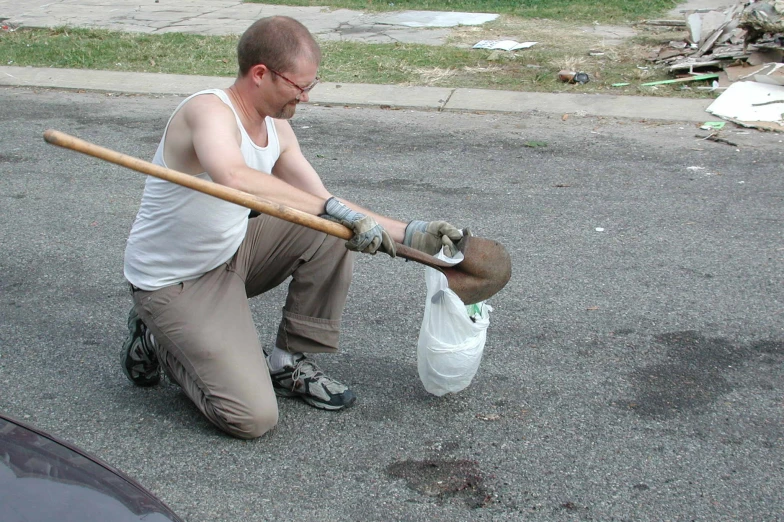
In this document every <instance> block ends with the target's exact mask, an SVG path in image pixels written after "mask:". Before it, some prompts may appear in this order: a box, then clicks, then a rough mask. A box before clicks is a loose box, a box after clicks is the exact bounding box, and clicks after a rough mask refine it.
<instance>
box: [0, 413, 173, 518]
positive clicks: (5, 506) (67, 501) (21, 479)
mask: <svg viewBox="0 0 784 522" xmlns="http://www.w3.org/2000/svg"><path fill="white" fill-rule="evenodd" d="M0 520H2V521H3V522H46V521H50V520H51V521H55V520H56V521H58V522H72V521H73V522H92V521H96V522H98V521H100V522H105V521H109V520H111V521H113V522H126V521H139V520H144V521H146V522H166V521H169V522H172V521H173V522H181V519H180V518H178V517H177V515H175V514H174V513H173V512H172V511H171V510H170V509H169V508H168V507H166V505H164V504H163V503H162V502H161V501H160V500H158V499H157V498H155V496H153V495H152V493H150V492H149V491H147V490H146V489H144V488H143V487H142V486H141V485H139V484H138V483H137V482H135V481H134V480H133V479H131V478H130V477H127V476H126V475H124V474H123V473H122V472H120V471H118V470H116V469H114V468H112V467H111V466H109V465H108V464H106V463H104V462H102V461H100V460H99V459H97V458H95V457H92V456H90V455H88V454H86V453H85V452H84V451H82V450H80V449H78V448H76V447H74V446H73V445H71V444H68V443H67V442H64V441H61V440H58V439H56V438H55V437H53V436H51V435H48V434H46V433H44V432H42V431H40V430H38V429H36V428H33V427H31V426H28V425H26V424H23V423H21V422H19V421H16V420H13V419H10V418H8V417H6V416H4V415H0Z"/></svg>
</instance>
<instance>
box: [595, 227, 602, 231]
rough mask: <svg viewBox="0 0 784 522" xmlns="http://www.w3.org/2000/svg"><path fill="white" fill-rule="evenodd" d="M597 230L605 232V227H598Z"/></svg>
mask: <svg viewBox="0 0 784 522" xmlns="http://www.w3.org/2000/svg"><path fill="white" fill-rule="evenodd" d="M596 231H597V232H604V229H603V228H602V227H596Z"/></svg>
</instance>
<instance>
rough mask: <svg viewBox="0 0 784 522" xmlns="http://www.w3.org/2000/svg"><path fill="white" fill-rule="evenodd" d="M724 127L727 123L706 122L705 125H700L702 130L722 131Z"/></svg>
mask: <svg viewBox="0 0 784 522" xmlns="http://www.w3.org/2000/svg"><path fill="white" fill-rule="evenodd" d="M724 125H726V122H723V121H706V122H705V123H703V124H702V125H700V129H702V130H714V131H720V130H721V129H723V128H724Z"/></svg>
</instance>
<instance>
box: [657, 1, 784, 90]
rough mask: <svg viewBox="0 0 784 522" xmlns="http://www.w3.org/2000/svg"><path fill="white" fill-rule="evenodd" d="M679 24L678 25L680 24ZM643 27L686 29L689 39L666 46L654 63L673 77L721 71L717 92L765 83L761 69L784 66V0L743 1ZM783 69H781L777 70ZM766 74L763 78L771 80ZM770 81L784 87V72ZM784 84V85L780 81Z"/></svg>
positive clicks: (660, 49) (686, 37) (658, 51)
mask: <svg viewBox="0 0 784 522" xmlns="http://www.w3.org/2000/svg"><path fill="white" fill-rule="evenodd" d="M676 22H677V23H676ZM643 23H647V24H648V25H662V26H672V27H683V28H684V29H685V30H686V34H685V36H684V39H683V40H681V41H671V42H669V43H668V44H666V45H664V46H662V47H660V48H659V49H658V50H656V51H655V52H654V53H653V54H652V55H651V56H649V57H648V60H649V61H651V62H654V63H656V64H657V65H659V66H664V67H666V68H667V70H668V71H669V72H671V73H675V72H677V71H686V72H688V73H690V74H694V71H695V70H706V69H707V70H711V69H713V70H719V71H721V72H722V73H725V72H726V75H725V74H722V75H721V77H720V78H719V79H718V85H717V86H716V88H721V89H725V88H727V87H728V86H729V85H731V84H732V83H733V82H736V81H763V82H764V80H759V79H758V78H756V73H757V70H755V69H754V67H757V66H760V65H775V64H778V65H781V62H782V61H784V1H782V0H756V1H754V0H751V1H746V0H740V1H737V2H736V3H735V5H733V6H731V7H729V8H727V9H725V10H722V11H719V10H713V11H703V12H700V11H697V12H690V13H689V14H688V16H686V18H685V20H684V21H683V22H681V21H674V20H673V21H668V20H662V21H657V20H650V21H646V22H643ZM776 69H778V67H776ZM766 72H771V71H764V72H763V75H764V76H766V77H767V76H768V74H766ZM772 76H773V78H772V79H771V82H770V83H774V84H775V85H782V84H784V74H781V75H780V77H777V75H776V74H772ZM779 80H781V83H777V82H778V81H779Z"/></svg>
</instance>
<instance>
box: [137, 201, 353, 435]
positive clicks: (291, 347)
mask: <svg viewBox="0 0 784 522" xmlns="http://www.w3.org/2000/svg"><path fill="white" fill-rule="evenodd" d="M353 266H354V254H353V252H351V251H349V250H347V249H346V247H345V240H343V239H338V238H335V237H332V236H327V235H326V234H323V233H321V232H316V231H313V230H310V229H308V228H305V227H302V226H299V225H293V224H291V223H288V222H285V221H282V220H280V219H277V218H273V217H269V216H265V215H261V216H258V217H254V218H252V219H249V220H248V231H247V234H246V236H245V239H244V240H243V242H242V244H241V245H240V247H239V249H238V250H237V253H236V254H235V255H234V257H233V258H232V259H231V260H229V261H228V262H227V263H225V264H223V265H221V266H219V267H217V268H215V269H214V270H212V271H210V272H207V273H206V274H204V275H203V276H202V277H200V278H198V279H193V280H190V281H185V282H182V283H179V284H176V285H172V286H167V287H165V288H161V289H159V290H156V291H153V292H146V291H143V290H136V291H134V292H133V300H134V304H135V306H136V311H137V313H138V314H139V317H141V319H142V321H144V323H145V324H146V325H147V327H148V328H150V329H151V330H152V333H153V334H154V335H155V341H156V345H157V350H158V353H157V355H158V360H159V361H160V363H161V365H162V366H163V367H164V370H165V371H166V372H167V373H168V374H169V376H170V377H171V378H172V379H174V380H175V381H176V382H177V383H178V384H179V385H180V386H181V387H182V389H183V391H184V392H185V394H186V395H187V396H188V397H189V398H190V399H191V400H192V401H193V402H194V403H195V404H196V406H197V407H198V408H199V410H201V412H202V413H203V414H204V415H205V416H206V417H207V418H208V419H209V420H210V421H211V422H212V423H213V424H215V425H216V426H217V427H218V428H220V429H221V430H223V431H225V432H227V433H229V434H231V435H233V436H235V437H239V438H244V439H250V438H255V437H258V436H260V435H262V434H263V433H265V432H266V431H268V430H269V429H271V428H272V427H273V426H275V425H276V424H277V422H278V406H277V401H276V399H275V394H274V392H273V389H272V383H271V381H270V376H269V369H268V367H267V364H266V360H265V359H264V353H263V352H262V349H261V343H260V342H259V338H258V334H257V332H256V326H255V324H254V323H253V317H252V316H251V312H250V308H249V306H248V299H249V298H251V297H254V296H257V295H259V294H262V293H264V292H266V291H267V290H270V289H271V288H274V287H276V286H278V285H279V284H281V283H283V282H284V281H285V280H286V279H287V278H288V277H289V276H292V279H291V282H290V283H289V288H288V297H287V299H286V304H285V306H284V308H283V318H282V320H281V322H280V326H279V328H278V334H277V339H276V341H275V344H276V345H277V346H278V347H280V348H282V349H284V350H288V351H290V352H334V351H336V350H337V348H338V335H339V330H340V317H341V314H342V313H343V307H344V305H345V302H346V295H347V293H348V289H349V285H350V283H351V275H352V271H353Z"/></svg>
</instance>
